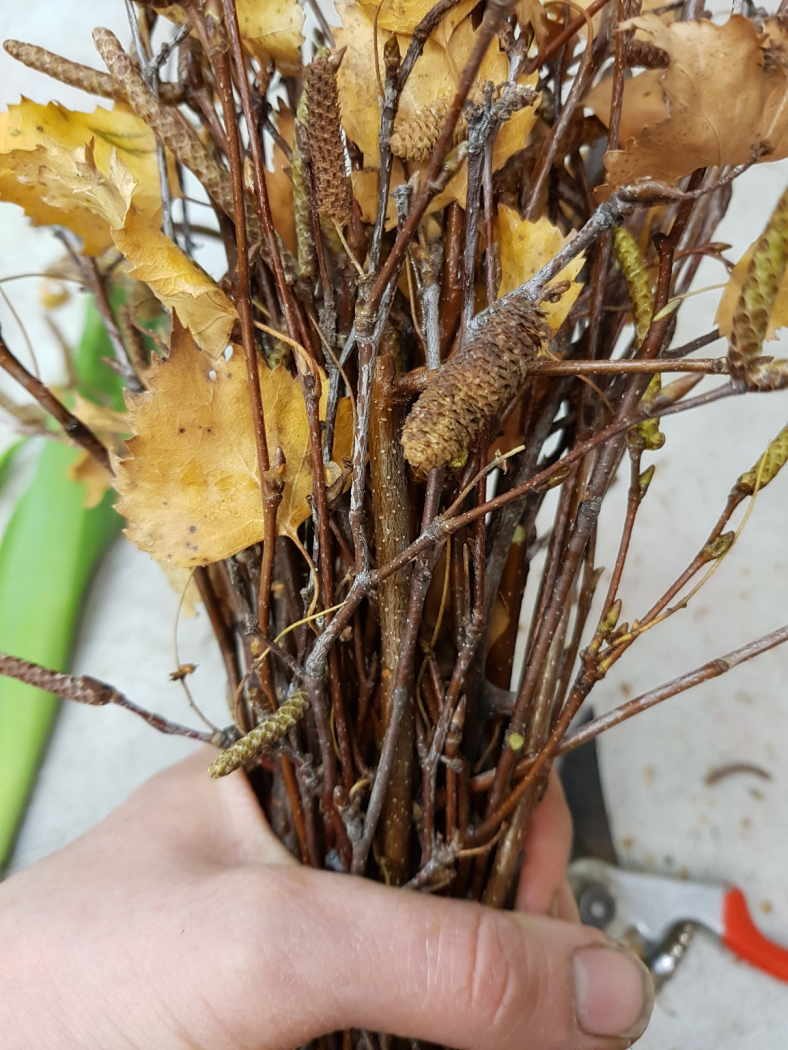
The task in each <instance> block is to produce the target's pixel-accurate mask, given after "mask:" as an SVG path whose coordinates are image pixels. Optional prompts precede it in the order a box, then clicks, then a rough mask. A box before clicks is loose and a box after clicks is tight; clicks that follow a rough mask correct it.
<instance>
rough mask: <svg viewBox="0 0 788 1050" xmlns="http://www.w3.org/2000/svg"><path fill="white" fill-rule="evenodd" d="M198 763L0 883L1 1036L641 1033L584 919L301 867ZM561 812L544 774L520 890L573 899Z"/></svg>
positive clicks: (540, 1044)
mask: <svg viewBox="0 0 788 1050" xmlns="http://www.w3.org/2000/svg"><path fill="white" fill-rule="evenodd" d="M206 765H207V760H206V754H205V752H203V751H201V752H198V753H197V754H196V755H195V756H192V757H191V758H189V759H187V760H186V761H185V762H181V763H180V764H179V765H176V766H174V767H173V768H172V769H169V770H167V771H165V772H164V773H162V774H160V775H159V776H157V777H154V778H153V779H152V780H150V781H149V782H148V783H146V784H144V785H143V786H142V787H141V788H140V789H139V790H138V791H136V792H135V793H134V794H133V795H132V796H131V798H129V799H128V800H127V802H125V803H124V804H123V805H122V806H121V807H120V808H119V809H118V810H116V811H115V812H114V813H113V814H112V815H111V816H110V817H109V818H107V820H105V821H104V822H103V823H102V824H100V825H99V826H98V827H96V828H94V829H93V830H92V831H90V832H89V833H88V834H86V835H84V836H83V837H82V838H80V839H78V840H77V841H75V842H73V843H72V844H71V845H69V846H67V847H66V848H65V849H62V850H60V851H59V852H58V853H55V854H53V855H52V856H51V857H48V858H47V859H45V860H43V861H41V862H39V863H38V864H35V865H33V866H32V867H31V868H29V869H27V870H26V871H23V872H21V873H19V874H18V875H15V876H13V877H12V878H10V879H9V880H8V881H7V882H5V883H3V884H0V945H1V946H2V950H0V1030H2V1032H3V1046H4V1047H5V1048H6V1050H30V1048H31V1047H36V1046H41V1047H46V1048H47V1050H107V1048H109V1047H111V1048H112V1050H152V1048H155V1050H187V1048H188V1050H263V1048H266V1050H269V1048H270V1050H273V1048H281V1050H287V1048H290V1047H294V1046H299V1045H303V1044H304V1043H306V1042H308V1041H309V1040H310V1039H312V1038H314V1037H315V1036H317V1035H320V1034H322V1033H327V1032H331V1031H335V1030H340V1029H346V1028H361V1029H370V1030H374V1031H386V1032H390V1033H393V1034H396V1035H400V1036H404V1037H411V1038H416V1039H424V1040H428V1041H430V1042H435V1043H443V1044H448V1045H449V1046H452V1047H462V1048H466V1047H467V1048H469V1050H510V1048H512V1050H513V1048H515V1047H517V1048H518V1050H520V1048H527V1050H613V1048H616V1050H617V1048H620V1047H623V1046H627V1045H629V1043H630V1042H631V1041H632V1040H633V1039H634V1038H636V1037H637V1036H639V1035H640V1034H641V1032H642V1030H643V1029H644V1027H645V1024H646V1021H647V1018H648V1015H649V1013H650V1009H651V1003H652V992H651V984H650V979H649V977H648V975H647V973H646V971H645V968H644V967H643V966H642V965H641V964H640V963H639V962H638V961H637V960H636V959H635V958H634V956H632V955H630V954H628V953H625V952H623V951H620V950H618V949H617V948H614V947H611V946H609V944H610V942H608V941H607V939H606V938H605V937H604V935H603V934H602V933H600V932H599V931H597V930H592V929H589V928H586V927H583V926H579V925H577V924H572V923H568V922H563V921H559V920H557V919H553V918H544V917H535V916H533V915H522V914H519V915H518V914H513V913H511V912H510V913H504V912H496V911H493V910H491V909H486V908H483V907H481V906H480V905H477V904H471V903H467V902H463V901H456V900H448V899H443V898H436V897H429V896H426V895H424V894H420V893H415V892H408V891H402V890H395V889H388V888H386V887H384V886H381V885H379V884H377V883H374V882H372V881H369V880H364V879H354V878H350V877H349V876H347V875H337V874H332V873H330V872H323V871H315V870H312V869H309V868H305V867H302V866H301V865H299V864H298V863H296V861H294V860H293V858H292V857H291V856H290V855H289V854H288V853H287V851H286V850H285V849H284V847H283V846H282V845H281V844H280V843H279V842H278V841H277V840H276V838H275V837H274V835H273V834H272V832H271V831H270V829H269V828H268V827H267V825H266V823H265V820H264V818H263V816H262V814H261V812H260V807H259V805H258V803H257V800H256V799H255V797H254V795H253V793H252V791H251V789H250V787H249V785H248V783H247V781H246V779H245V778H244V777H243V775H242V774H240V773H238V774H233V775H232V776H230V777H227V778H225V779H224V780H222V781H219V782H216V781H212V780H210V779H209V778H208V777H207V776H206V775H205V767H206ZM562 808H563V816H562ZM568 819H569V818H568V813H566V812H565V804H564V803H563V796H562V795H561V794H560V785H559V784H558V782H557V780H554V781H553V783H552V784H551V787H550V789H549V790H548V792H547V794H546V796H545V799H544V800H543V802H542V803H541V805H540V807H539V808H538V809H537V811H536V812H535V814H534V818H533V820H532V826H531V828H530V830H529V835H528V839H527V841H526V847H527V855H528V859H527V860H526V863H525V865H524V868H523V875H522V877H521V881H520V885H519V890H518V906H519V907H523V908H527V909H528V910H529V911H532V912H538V911H545V910H547V909H548V908H552V910H553V912H554V913H555V914H560V915H566V916H567V917H571V915H572V912H571V906H570V904H569V902H568V901H567V900H566V897H565V893H566V892H567V891H565V890H564V889H563V886H564V882H565V866H566V856H567V853H568V838H567V830H568ZM605 1036H607V1037H608V1038H604V1037H605Z"/></svg>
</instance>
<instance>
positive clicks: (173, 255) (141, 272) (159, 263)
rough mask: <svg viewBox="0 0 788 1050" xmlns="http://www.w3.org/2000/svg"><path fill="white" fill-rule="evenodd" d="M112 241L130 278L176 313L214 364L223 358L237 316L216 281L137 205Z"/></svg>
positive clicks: (132, 206)
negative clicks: (140, 282) (126, 266)
mask: <svg viewBox="0 0 788 1050" xmlns="http://www.w3.org/2000/svg"><path fill="white" fill-rule="evenodd" d="M112 237H113V239H114V241H115V244H116V245H117V247H118V249H119V250H120V251H121V252H122V253H123V255H124V256H125V257H126V259H127V261H128V262H129V264H130V269H129V274H130V275H131V276H132V277H134V278H136V279H137V280H139V281H144V282H145V283H146V284H147V285H148V286H149V287H150V288H151V290H152V291H153V292H154V294H155V295H156V297H157V298H158V299H160V300H161V302H162V303H164V305H165V306H167V307H169V309H171V310H176V311H177V313H178V317H179V318H180V320H181V322H182V323H183V324H184V325H185V326H186V327H187V328H188V329H189V331H190V332H191V333H192V336H193V337H194V339H195V342H196V343H197V345H198V346H199V347H200V348H201V349H202V350H204V351H205V352H206V354H208V355H209V356H210V357H211V358H212V359H216V358H219V357H221V355H222V353H224V350H225V349H226V347H227V341H228V339H229V337H230V332H231V331H232V328H233V325H234V324H235V322H236V320H237V314H236V310H235V306H234V305H233V303H232V302H231V301H230V299H228V297H227V296H226V295H225V293H224V292H223V291H222V290H221V288H220V287H219V286H218V285H217V284H216V282H215V281H213V280H212V279H211V278H210V277H209V276H208V275H207V274H206V273H205V272H204V271H203V270H201V269H200V268H199V266H197V265H196V263H193V262H192V261H191V260H190V259H189V258H188V257H187V256H186V255H185V254H184V252H182V251H181V249H180V248H179V247H178V246H177V245H176V244H174V243H173V242H172V241H171V240H170V239H169V237H167V236H166V235H165V234H163V233H162V232H161V230H159V229H157V228H156V227H155V226H153V225H152V224H151V223H150V222H148V221H147V220H146V219H145V217H144V216H143V215H141V214H140V213H139V212H138V211H137V209H136V207H135V206H134V205H133V204H132V205H131V207H130V208H129V211H128V214H127V216H126V219H125V221H124V223H123V225H122V226H121V227H120V228H118V229H113V231H112Z"/></svg>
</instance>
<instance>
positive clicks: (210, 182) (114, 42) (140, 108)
mask: <svg viewBox="0 0 788 1050" xmlns="http://www.w3.org/2000/svg"><path fill="white" fill-rule="evenodd" d="M93 41H94V43H95V45H96V48H97V50H98V52H99V54H100V55H101V57H102V58H103V59H104V62H105V63H106V66H107V69H108V70H109V71H110V73H111V74H112V76H113V77H114V78H115V80H116V81H117V82H118V83H119V84H120V85H121V86H122V88H123V91H124V93H125V97H126V100H127V102H128V104H129V105H130V106H131V108H132V109H133V110H134V112H135V113H136V114H137V116H138V117H139V118H140V120H144V121H145V123H146V124H147V125H148V127H149V128H150V129H151V130H152V131H153V133H154V134H155V135H156V137H157V138H159V139H161V141H162V142H163V143H164V145H165V146H166V147H167V149H169V150H170V151H171V152H172V153H174V154H175V156H176V157H177V158H178V160H179V161H180V162H181V164H183V165H184V166H185V167H187V168H188V169H189V171H191V172H192V174H193V175H194V176H195V177H196V178H197V179H199V181H200V182H201V183H202V184H203V186H204V187H205V190H206V192H207V194H208V196H209V197H210V198H211V200H212V201H213V202H214V203H215V204H216V205H217V206H218V207H219V208H221V210H222V211H223V212H224V213H225V215H227V216H228V217H229V218H231V219H232V218H233V214H234V213H233V190H232V182H231V179H230V173H229V172H228V171H227V170H226V169H225V168H222V167H220V165H219V164H217V162H216V161H215V160H214V158H213V157H212V156H211V154H210V153H209V152H208V150H207V149H206V148H205V146H203V144H202V142H200V140H199V139H198V138H197V135H196V134H195V133H194V132H193V131H192V129H191V128H190V127H189V125H188V124H187V123H186V120H185V118H184V117H183V115H182V114H181V113H179V112H178V110H177V109H173V108H172V107H171V106H164V105H162V104H161V102H160V101H159V100H158V99H157V98H156V97H155V96H154V95H153V94H152V93H151V92H150V91H149V90H148V86H147V84H146V83H145V81H144V80H143V79H142V77H141V76H140V73H139V70H138V69H137V67H136V66H135V65H134V62H133V61H132V59H131V58H130V56H129V55H127V54H126V52H125V51H124V50H123V48H122V47H121V45H120V41H119V40H118V38H117V37H116V36H115V34H114V33H112V32H111V31H110V30H109V29H102V28H99V29H94V30H93ZM246 224H247V227H248V230H249V238H250V240H251V241H252V243H253V244H259V243H261V241H262V231H261V230H260V224H259V222H258V221H257V216H256V215H255V214H254V212H253V210H252V209H251V208H248V207H247V209H246Z"/></svg>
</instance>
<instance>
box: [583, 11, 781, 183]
mask: <svg viewBox="0 0 788 1050" xmlns="http://www.w3.org/2000/svg"><path fill="white" fill-rule="evenodd" d="M626 25H627V26H629V27H631V28H636V29H639V30H641V31H642V32H643V34H644V35H645V36H646V38H647V39H648V40H650V41H651V42H652V43H653V44H655V45H656V46H657V47H659V48H661V49H662V50H663V51H666V52H667V54H668V56H669V59H670V61H669V65H668V68H667V69H666V70H663V71H662V72H661V73H660V76H659V77H658V78H657V79H658V83H659V85H660V87H661V89H662V91H663V92H664V96H665V102H666V109H665V113H666V117H665V119H663V120H660V121H658V122H656V123H649V124H647V125H646V126H645V127H644V128H643V130H642V132H641V133H640V134H639V135H638V136H637V137H636V138H634V139H629V141H625V142H624V148H623V149H620V150H614V151H612V152H610V153H608V154H607V155H606V157H605V167H606V168H607V180H606V182H605V185H604V186H603V187H600V189H599V190H598V191H597V194H598V196H599V197H605V196H608V195H609V194H610V192H611V190H612V189H615V187H617V186H622V185H626V184H628V183H632V182H636V181H637V180H638V179H641V178H646V177H648V178H654V179H660V180H662V181H665V182H675V181H676V180H677V179H680V178H682V177H683V176H685V175H688V174H689V173H690V172H692V171H694V170H695V169H696V168H699V167H715V166H723V165H726V164H744V163H746V162H747V161H749V160H750V159H751V158H752V153H753V150H754V149H759V148H762V147H766V148H768V154H767V156H766V158H765V159H768V160H779V159H780V158H782V157H786V156H788V120H787V119H786V99H787V98H788V61H786V58H787V57H788V33H786V31H785V30H784V29H782V28H781V27H780V26H779V25H778V23H777V22H776V21H775V20H774V19H767V20H766V22H765V25H764V32H763V33H759V30H758V28H757V26H756V24H755V23H754V22H752V21H750V19H748V18H743V17H742V16H741V15H732V16H731V18H729V19H728V21H727V22H726V23H725V24H724V25H721V26H718V25H714V23H712V22H708V21H699V22H674V23H672V24H671V25H666V24H665V23H664V22H663V21H662V20H661V19H660V18H658V17H657V16H656V15H643V16H641V17H639V18H634V19H631V20H630V21H629V22H628V23H626ZM622 28H623V25H622ZM647 75H648V74H647V73H641V74H640V76H639V77H635V78H634V80H635V81H637V80H639V79H640V78H641V77H644V76H647ZM653 81H654V77H653V76H651V77H650V78H649V81H648V82H649V83H653ZM630 91H636V92H637V91H638V88H637V86H635V85H634V82H633V86H632V87H630Z"/></svg>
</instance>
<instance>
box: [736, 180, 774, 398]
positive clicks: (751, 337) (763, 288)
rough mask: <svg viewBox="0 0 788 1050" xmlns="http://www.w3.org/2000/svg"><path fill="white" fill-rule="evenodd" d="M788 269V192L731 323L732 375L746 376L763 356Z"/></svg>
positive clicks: (765, 233) (763, 237)
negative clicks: (764, 345) (778, 297)
mask: <svg viewBox="0 0 788 1050" xmlns="http://www.w3.org/2000/svg"><path fill="white" fill-rule="evenodd" d="M786 266H788V190H786V191H785V193H783V195H782V197H780V199H779V201H778V202H777V207H776V208H775V209H774V211H773V212H772V215H771V218H770V219H769V222H768V225H767V226H766V229H765V230H764V231H763V233H762V234H761V236H760V237H759V238H758V241H757V242H756V244H755V250H754V251H753V254H752V259H750V265H749V266H748V267H747V274H746V276H745V278H744V284H743V285H742V290H741V295H740V296H739V301H738V302H737V304H736V308H735V310H734V311H733V318H732V320H731V334H730V345H729V348H728V360H729V362H730V366H731V374H732V375H734V376H736V377H737V378H742V377H745V376H746V375H747V373H748V371H749V370H750V369H751V368H752V366H753V365H754V364H755V361H756V360H757V358H758V357H759V356H760V353H761V347H762V345H763V340H764V337H765V335H766V329H767V328H768V326H769V318H770V317H771V313H772V307H773V306H774V300H775V298H776V297H777V290H778V288H779V287H780V282H781V281H782V279H783V275H784V273H785V269H786Z"/></svg>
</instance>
